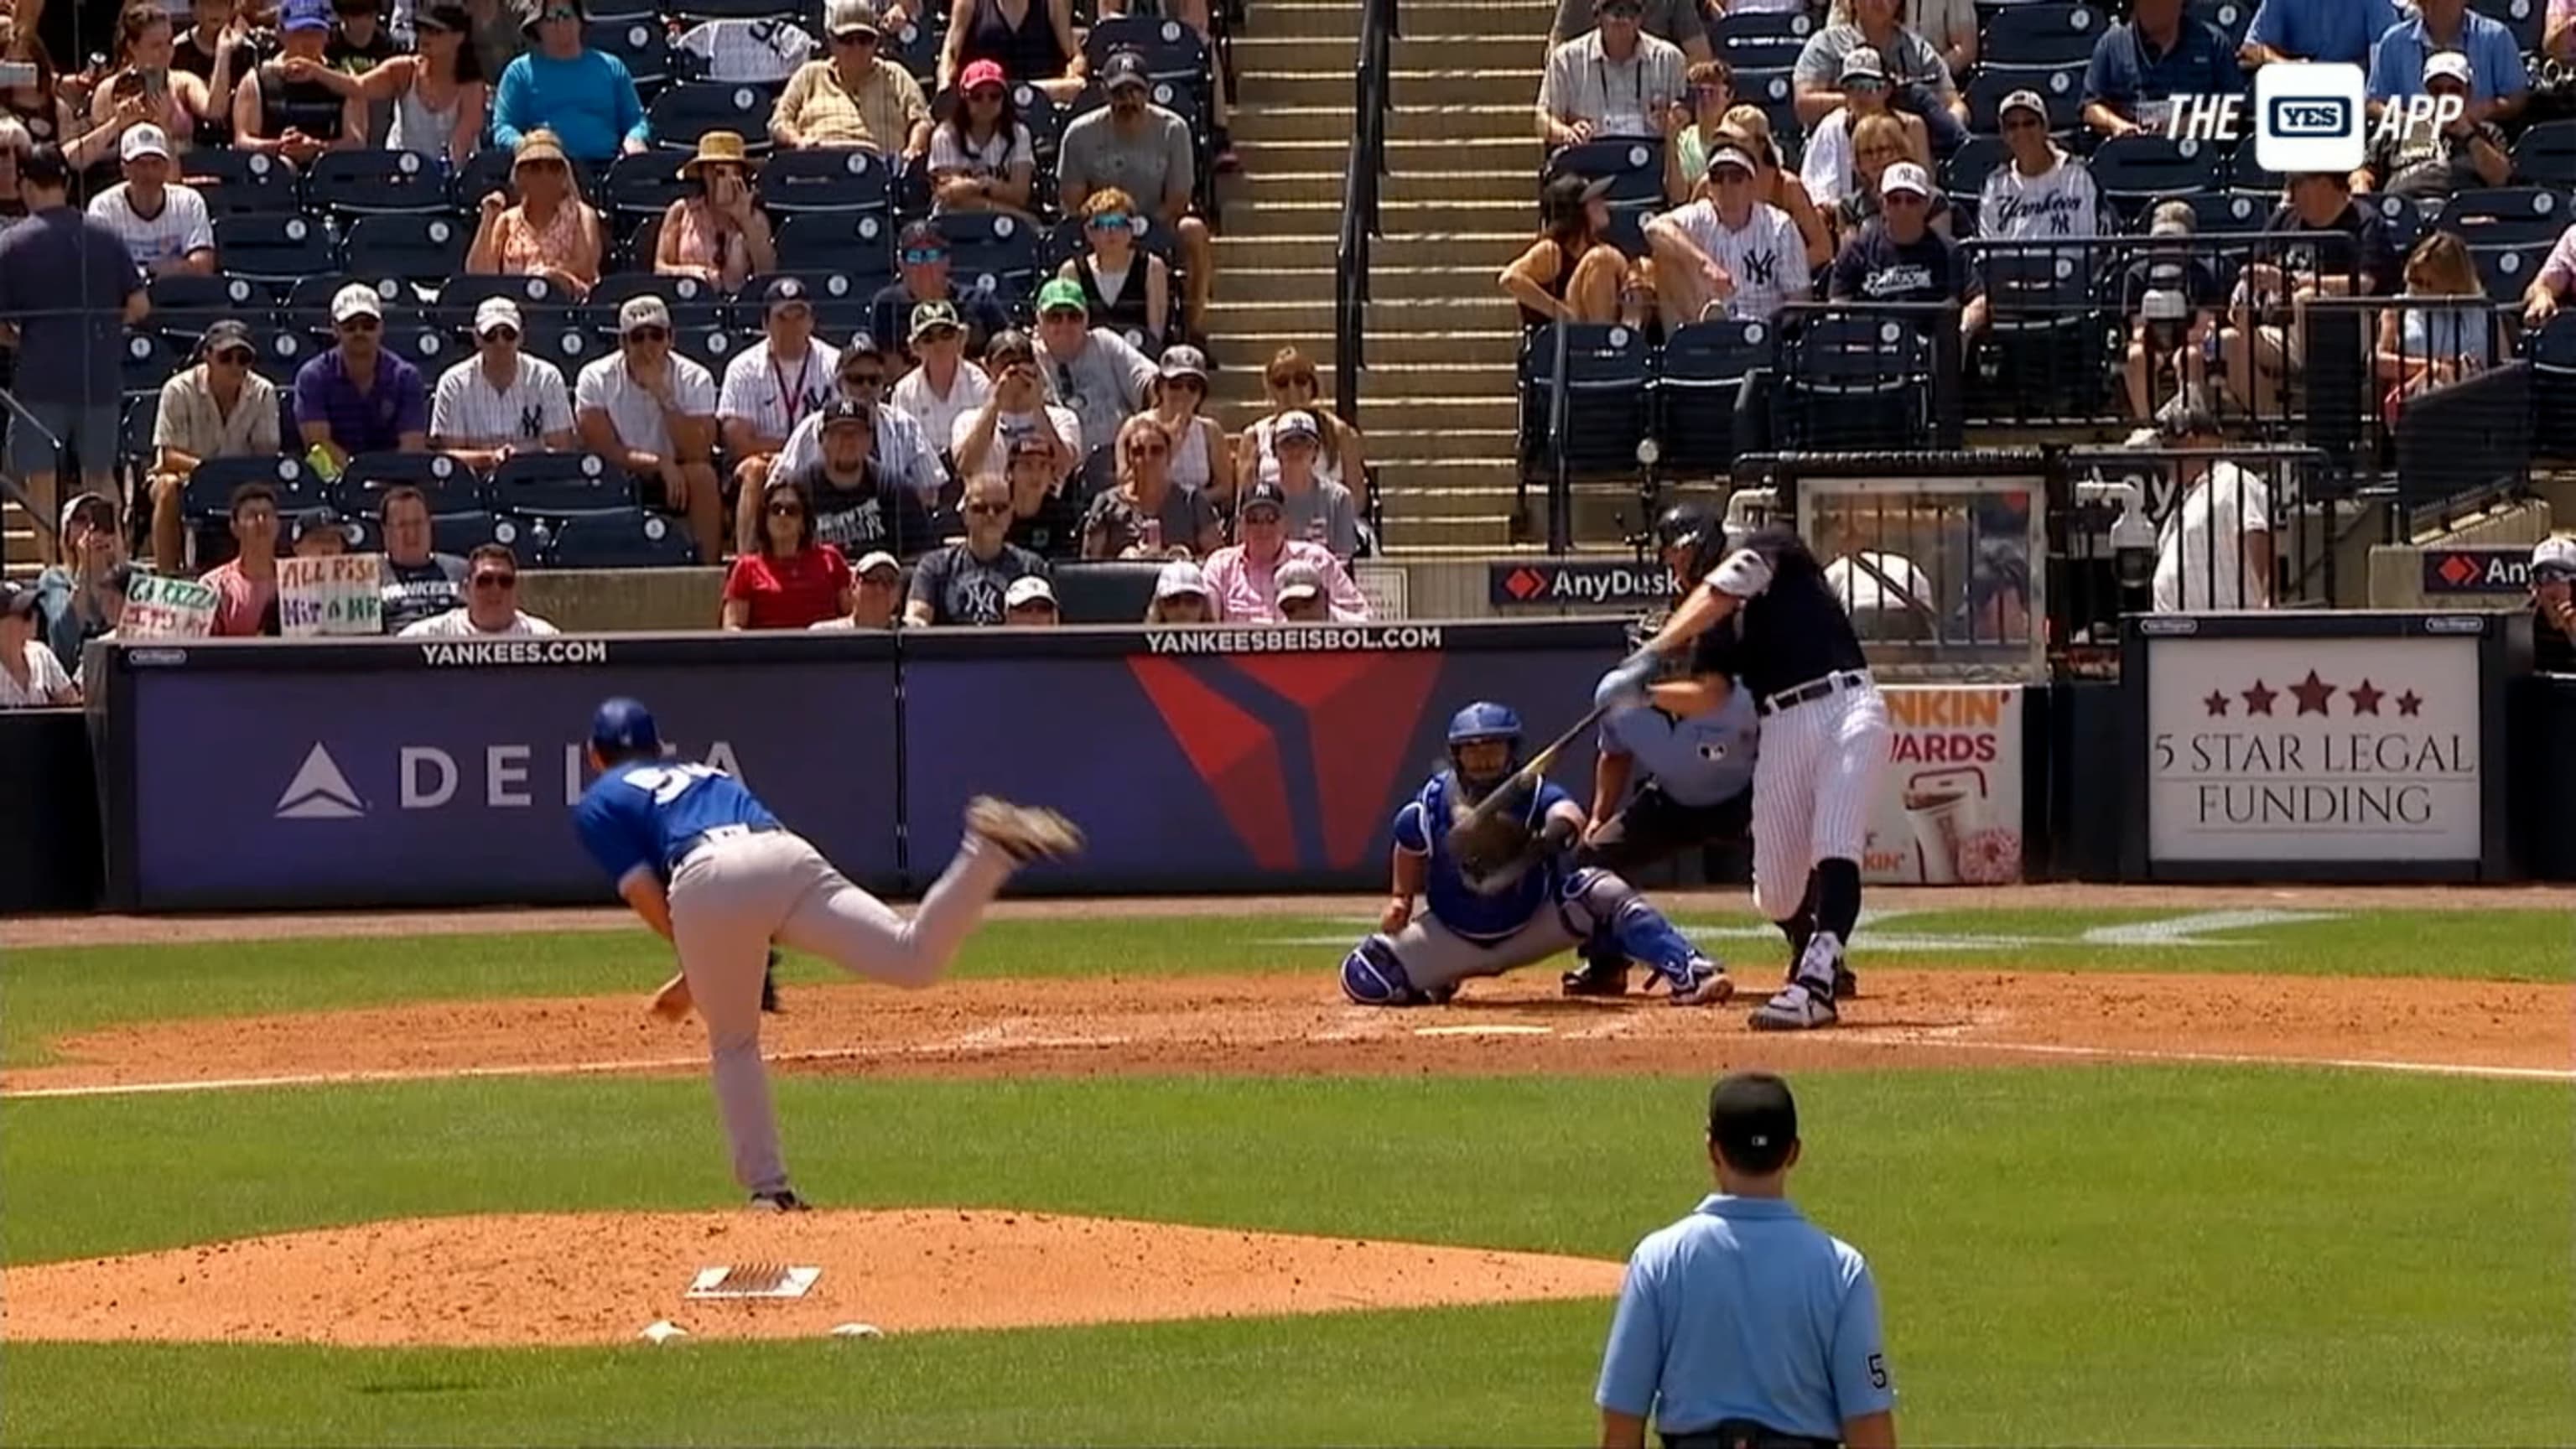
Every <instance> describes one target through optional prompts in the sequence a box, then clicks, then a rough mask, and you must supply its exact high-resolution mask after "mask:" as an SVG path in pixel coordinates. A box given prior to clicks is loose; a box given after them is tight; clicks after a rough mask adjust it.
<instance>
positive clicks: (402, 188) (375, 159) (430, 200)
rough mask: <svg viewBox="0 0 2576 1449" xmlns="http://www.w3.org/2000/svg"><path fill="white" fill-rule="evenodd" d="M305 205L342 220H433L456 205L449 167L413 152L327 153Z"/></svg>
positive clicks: (309, 176)
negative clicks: (391, 216)
mask: <svg viewBox="0 0 2576 1449" xmlns="http://www.w3.org/2000/svg"><path fill="white" fill-rule="evenodd" d="M304 203H305V206H306V207H307V209H319V210H322V211H326V212H330V213H332V214H334V215H338V216H373V215H378V214H383V213H397V214H410V215H434V214H437V213H442V212H445V211H447V210H449V209H450V208H451V207H452V206H453V205H454V202H453V200H452V199H451V198H450V197H449V196H448V194H447V168H446V164H445V161H444V160H443V159H441V158H434V157H428V156H418V155H414V154H413V153H411V152H409V151H326V152H324V153H323V154H322V155H321V156H320V157H319V158H317V159H316V160H315V161H314V163H313V168H312V170H310V171H309V172H307V173H306V174H305V177H304Z"/></svg>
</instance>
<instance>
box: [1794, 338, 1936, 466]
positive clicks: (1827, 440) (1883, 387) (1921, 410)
mask: <svg viewBox="0 0 2576 1449" xmlns="http://www.w3.org/2000/svg"><path fill="white" fill-rule="evenodd" d="M1929 351H1930V347H1929V344H1928V343H1927V341H1926V340H1925V338H1924V335H1923V333H1922V332H1921V331H1920V330H1918V329H1917V328H1915V327H1913V326H1909V325H1907V324H1906V323H1903V322H1899V321H1896V320H1894V319H1892V318H1890V317H1888V316H1887V315H1885V314H1883V313H1872V312H1868V311H1848V312H1827V313H1823V314H1820V315H1817V316H1814V317H1811V318H1809V319H1807V321H1806V323H1805V325H1804V326H1802V327H1792V328H1791V329H1790V330H1789V332H1788V334H1787V336H1786V337H1785V338H1784V339H1783V341H1782V345H1781V353H1780V381H1779V383H1778V384H1777V385H1776V386H1774V387H1773V388H1772V398H1773V411H1774V428H1775V437H1774V442H1775V444H1776V445H1777V446H1781V447H1794V448H1853V449H1873V448H1908V447H1917V446H1920V445H1921V444H1922V442H1923V441H1924V436H1925V431H1926V430H1925V426H1924V424H1925V398H1926V395H1927V394H1928V392H1929V388H1930V384H1929V382H1928V381H1927V379H1928V378H1929V377H1930V375H1931V371H1932V368H1931V360H1930V358H1929V356H1928V355H1927V354H1928V353H1929Z"/></svg>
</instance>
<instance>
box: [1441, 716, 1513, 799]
mask: <svg viewBox="0 0 2576 1449" xmlns="http://www.w3.org/2000/svg"><path fill="white" fill-rule="evenodd" d="M1492 741H1500V742H1501V743H1502V744H1503V746H1504V754H1503V762H1502V764H1501V765H1500V766H1499V767H1488V768H1486V769H1482V770H1476V771H1472V772H1471V771H1470V770H1469V769H1468V768H1467V761H1466V758H1465V756H1464V755H1463V754H1462V752H1461V751H1462V749H1463V747H1464V746H1467V745H1475V744H1485V743H1488V742H1492ZM1520 767H1521V717H1520V716H1519V715H1517V714H1515V713H1513V712H1512V711H1511V709H1510V708H1508V707H1507V706H1504V705H1499V704H1496V703H1494V702H1493V701H1491V700H1483V699H1480V700H1478V701H1476V702H1475V703H1474V704H1471V705H1469V706H1467V707H1466V708H1465V709H1462V710H1460V711H1458V712H1457V713H1456V714H1454V715H1451V716H1450V717H1449V769H1450V772H1451V773H1452V774H1454V775H1456V776H1457V777H1458V783H1459V784H1460V785H1462V786H1464V787H1466V791H1467V794H1468V795H1469V796H1470V797H1471V798H1474V799H1481V798H1483V796H1484V794H1485V792H1486V791H1488V790H1491V789H1493V788H1494V787H1495V786H1496V785H1499V784H1501V783H1502V782H1503V781H1505V780H1507V779H1509V778H1510V777H1511V773H1512V772H1513V771H1514V770H1517V769H1519V768H1520Z"/></svg>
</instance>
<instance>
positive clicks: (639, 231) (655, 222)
mask: <svg viewBox="0 0 2576 1449" xmlns="http://www.w3.org/2000/svg"><path fill="white" fill-rule="evenodd" d="M608 247H609V250H610V251H611V252H612V253H613V254H614V255H615V258H616V260H614V261H613V262H611V263H610V264H609V265H610V267H611V268H612V269H624V270H629V271H638V272H649V271H651V270H653V268H654V265H655V262H656V259H657V258H659V257H660V256H661V255H662V218H661V216H660V215H659V214H658V213H657V214H655V215H652V216H648V217H645V218H644V219H643V220H641V221H638V222H637V223H635V230H634V233H633V234H632V235H630V236H628V237H627V238H626V240H625V241H623V242H619V241H616V240H613V239H612V240H610V241H609V243H608Z"/></svg>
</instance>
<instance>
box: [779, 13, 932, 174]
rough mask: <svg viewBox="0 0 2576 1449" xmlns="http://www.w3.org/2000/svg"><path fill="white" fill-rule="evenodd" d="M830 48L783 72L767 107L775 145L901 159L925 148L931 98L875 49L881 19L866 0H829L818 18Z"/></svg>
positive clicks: (910, 75)
mask: <svg viewBox="0 0 2576 1449" xmlns="http://www.w3.org/2000/svg"><path fill="white" fill-rule="evenodd" d="M824 29H825V31H826V32H827V33H828V36H829V39H830V44H831V54H830V56H829V57H828V58H826V59H823V60H814V61H807V62H806V63H805V64H804V65H802V66H799V67H797V70H796V74H794V75H792V76H790V77H788V80H787V89H785V90H783V91H781V92H779V93H778V104H777V106H776V107H775V108H774V109H772V110H771V111H770V113H769V139H770V140H771V141H772V142H774V143H776V144H777V145H779V146H780V147H782V148H797V147H807V146H856V147H859V148H861V149H863V150H868V151H875V152H878V153H880V154H882V155H886V156H895V155H898V154H899V155H901V156H902V158H903V159H904V160H906V161H910V160H912V159H913V158H915V157H917V156H919V155H921V154H922V153H923V152H925V151H928V150H929V149H930V103H929V102H928V101H927V100H924V99H923V98H922V94H921V83H920V82H919V81H916V80H914V79H913V78H912V73H911V72H910V71H907V70H905V69H904V68H903V67H902V66H901V65H898V64H896V63H895V62H893V61H891V60H888V59H886V58H885V56H884V55H883V54H882V53H880V52H881V47H880V45H879V41H880V40H882V39H883V37H884V33H885V31H884V22H883V21H882V20H880V19H879V18H878V16H877V12H876V7H875V6H874V5H872V4H870V3H869V0H832V7H831V13H830V14H829V15H828V16H827V17H826V23H825V25H824Z"/></svg>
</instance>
